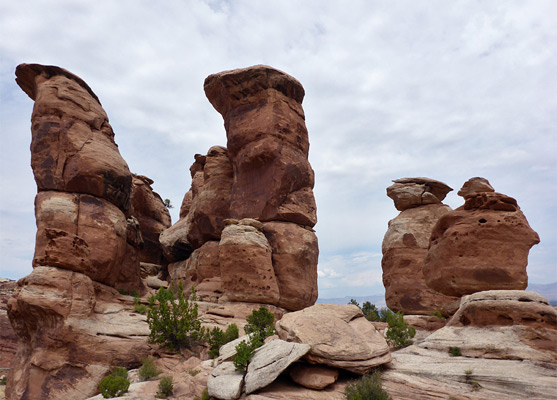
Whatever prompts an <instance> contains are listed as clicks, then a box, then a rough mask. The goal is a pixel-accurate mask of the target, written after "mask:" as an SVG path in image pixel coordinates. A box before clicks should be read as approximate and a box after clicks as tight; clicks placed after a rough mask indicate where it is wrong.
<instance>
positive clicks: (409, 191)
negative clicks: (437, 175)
mask: <svg viewBox="0 0 557 400" xmlns="http://www.w3.org/2000/svg"><path fill="white" fill-rule="evenodd" d="M393 182H394V184H393V185H391V186H389V187H388V188H387V196H389V197H390V198H391V199H393V201H394V202H395V207H396V209H397V210H399V211H404V210H406V209H408V208H412V207H417V206H422V205H426V204H438V203H441V202H442V201H443V199H444V198H445V196H446V195H447V193H449V192H450V191H451V190H453V189H451V188H450V187H449V186H448V185H446V184H444V183H443V182H440V181H436V180H435V179H430V178H423V177H420V178H401V179H395V180H394V181H393Z"/></svg>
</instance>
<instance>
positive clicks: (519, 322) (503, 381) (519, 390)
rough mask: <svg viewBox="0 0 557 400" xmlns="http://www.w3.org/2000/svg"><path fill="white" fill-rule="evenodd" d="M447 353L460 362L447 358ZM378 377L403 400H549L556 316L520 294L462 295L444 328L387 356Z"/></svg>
mask: <svg viewBox="0 0 557 400" xmlns="http://www.w3.org/2000/svg"><path fill="white" fill-rule="evenodd" d="M450 347H458V348H459V349H460V350H461V352H462V356H458V357H451V356H450V354H449V351H448V350H449V348H450ZM466 371H468V372H466ZM382 378H383V387H384V388H385V389H386V390H387V391H388V392H389V393H390V394H391V395H392V396H393V398H397V399H403V400H406V399H408V400H410V399H418V398H419V399H431V400H433V399H441V398H448V397H449V396H453V397H454V398H467V399H510V400H518V399H525V398H532V399H554V398H555V382H556V381H557V312H556V311H555V309H554V308H553V307H551V306H550V305H549V304H548V303H547V300H546V299H545V298H543V296H540V295H538V294H537V293H532V292H526V291H523V290H508V291H507V290H493V291H486V292H479V293H474V294H472V295H469V296H464V297H463V298H462V302H461V306H460V308H459V310H458V311H457V312H456V314H455V315H453V317H452V318H451V319H450V320H449V322H448V323H447V325H446V326H445V327H443V328H441V329H439V330H437V331H435V332H434V333H432V334H431V335H429V336H428V337H427V338H425V340H423V341H421V342H419V343H417V344H415V345H412V346H409V347H407V348H405V349H402V350H399V351H396V352H394V353H393V362H392V363H391V364H389V366H388V369H387V370H386V371H385V372H384V373H383V376H382Z"/></svg>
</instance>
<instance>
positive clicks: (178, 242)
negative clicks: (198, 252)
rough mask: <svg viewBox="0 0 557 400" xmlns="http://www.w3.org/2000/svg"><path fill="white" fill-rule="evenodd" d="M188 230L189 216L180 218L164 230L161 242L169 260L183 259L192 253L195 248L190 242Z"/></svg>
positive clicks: (160, 237) (160, 238)
mask: <svg viewBox="0 0 557 400" xmlns="http://www.w3.org/2000/svg"><path fill="white" fill-rule="evenodd" d="M188 231H189V221H188V219H187V218H181V219H179V220H178V221H177V222H176V223H175V224H174V225H172V226H171V227H170V228H168V229H165V230H164V231H162V233H161V234H160V236H159V242H160V244H161V247H162V251H163V254H164V256H165V257H166V259H167V260H168V261H170V262H177V261H183V260H186V259H187V258H188V257H189V256H190V255H191V253H192V252H193V250H194V249H193V248H192V246H191V244H190V243H189V242H188V239H187V237H188Z"/></svg>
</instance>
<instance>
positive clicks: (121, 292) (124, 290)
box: [117, 289, 129, 296]
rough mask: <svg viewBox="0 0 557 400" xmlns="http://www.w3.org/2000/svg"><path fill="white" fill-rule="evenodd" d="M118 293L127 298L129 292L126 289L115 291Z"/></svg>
mask: <svg viewBox="0 0 557 400" xmlns="http://www.w3.org/2000/svg"><path fill="white" fill-rule="evenodd" d="M117 290H118V293H120V294H123V295H125V296H127V295H128V294H129V292H128V291H127V290H126V289H117Z"/></svg>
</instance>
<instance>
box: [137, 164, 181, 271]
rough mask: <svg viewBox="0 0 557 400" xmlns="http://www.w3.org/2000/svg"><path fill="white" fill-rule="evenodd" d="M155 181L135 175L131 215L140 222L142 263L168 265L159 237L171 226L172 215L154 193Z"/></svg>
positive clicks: (140, 257)
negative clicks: (153, 185)
mask: <svg viewBox="0 0 557 400" xmlns="http://www.w3.org/2000/svg"><path fill="white" fill-rule="evenodd" d="M153 183H154V182H153V180H152V179H149V178H147V177H146V176H143V175H136V174H133V180H132V191H131V210H130V213H131V215H133V216H134V217H135V218H136V219H137V221H138V222H139V227H140V230H141V236H142V238H143V247H142V249H141V251H140V252H139V259H140V261H141V262H145V263H151V264H158V265H163V264H166V260H165V258H164V255H163V252H162V248H161V245H160V242H159V235H160V234H161V232H162V231H164V230H165V229H167V228H169V227H170V225H171V220H170V213H169V212H168V209H167V208H166V206H165V204H164V202H163V200H162V198H161V197H160V196H159V194H158V193H157V192H154V191H153V188H152V187H151V185H152V184H153Z"/></svg>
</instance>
